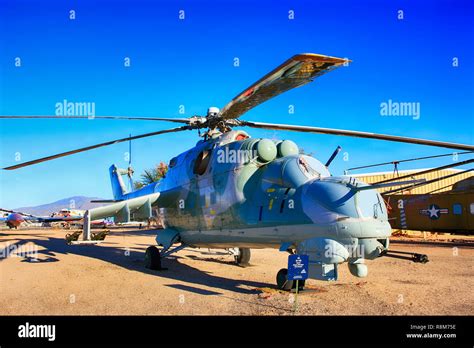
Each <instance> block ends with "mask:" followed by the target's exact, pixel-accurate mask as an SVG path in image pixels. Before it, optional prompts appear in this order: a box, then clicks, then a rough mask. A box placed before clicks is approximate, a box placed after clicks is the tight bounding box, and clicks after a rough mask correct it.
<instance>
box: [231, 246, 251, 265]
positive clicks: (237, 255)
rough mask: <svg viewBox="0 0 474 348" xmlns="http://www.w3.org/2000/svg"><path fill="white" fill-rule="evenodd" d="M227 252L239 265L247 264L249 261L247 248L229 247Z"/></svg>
mask: <svg viewBox="0 0 474 348" xmlns="http://www.w3.org/2000/svg"><path fill="white" fill-rule="evenodd" d="M229 253H230V254H231V255H233V256H234V260H235V263H236V264H237V265H239V266H247V265H248V264H249V261H250V249H249V248H231V249H229Z"/></svg>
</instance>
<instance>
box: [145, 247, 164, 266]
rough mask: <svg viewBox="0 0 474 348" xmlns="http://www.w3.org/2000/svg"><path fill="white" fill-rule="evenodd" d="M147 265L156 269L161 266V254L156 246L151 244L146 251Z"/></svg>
mask: <svg viewBox="0 0 474 348" xmlns="http://www.w3.org/2000/svg"><path fill="white" fill-rule="evenodd" d="M145 267H146V268H148V269H151V270H154V271H157V270H160V269H162V268H161V255H160V251H159V250H158V248H157V247H156V246H149V247H148V248H147V249H146V252H145Z"/></svg>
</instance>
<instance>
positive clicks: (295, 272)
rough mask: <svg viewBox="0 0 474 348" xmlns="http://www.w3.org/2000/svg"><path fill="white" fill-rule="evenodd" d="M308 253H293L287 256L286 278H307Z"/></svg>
mask: <svg viewBox="0 0 474 348" xmlns="http://www.w3.org/2000/svg"><path fill="white" fill-rule="evenodd" d="M308 265H309V257H308V255H297V254H293V255H290V256H288V280H305V279H308Z"/></svg>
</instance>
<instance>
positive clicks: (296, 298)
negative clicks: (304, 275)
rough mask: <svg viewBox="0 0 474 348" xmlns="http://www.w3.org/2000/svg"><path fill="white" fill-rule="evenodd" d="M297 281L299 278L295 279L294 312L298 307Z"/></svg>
mask: <svg viewBox="0 0 474 348" xmlns="http://www.w3.org/2000/svg"><path fill="white" fill-rule="evenodd" d="M298 282H299V280H298V279H296V295H295V308H294V311H295V313H296V310H297V309H298V288H299V284H298Z"/></svg>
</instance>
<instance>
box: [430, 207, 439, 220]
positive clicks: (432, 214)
mask: <svg viewBox="0 0 474 348" xmlns="http://www.w3.org/2000/svg"><path fill="white" fill-rule="evenodd" d="M428 212H429V213H430V218H431V217H438V213H439V209H436V208H435V206H434V205H432V206H431V207H430V209H428Z"/></svg>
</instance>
